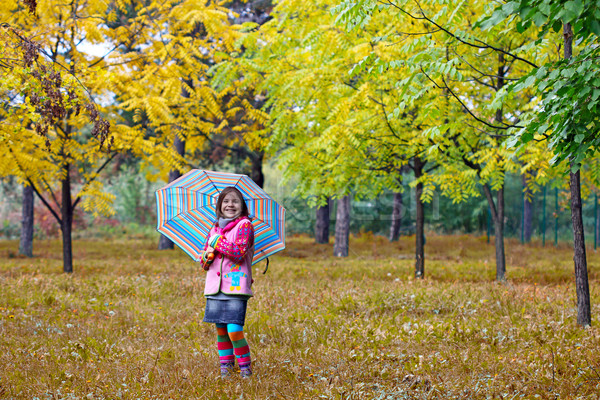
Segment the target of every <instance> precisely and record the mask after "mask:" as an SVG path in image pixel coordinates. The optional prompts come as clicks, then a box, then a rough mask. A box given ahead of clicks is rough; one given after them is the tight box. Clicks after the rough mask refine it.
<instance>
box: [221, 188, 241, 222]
mask: <svg viewBox="0 0 600 400" xmlns="http://www.w3.org/2000/svg"><path fill="white" fill-rule="evenodd" d="M241 213H242V201H241V200H240V198H239V197H238V195H237V194H236V193H234V192H230V193H227V194H226V195H225V198H224V199H223V203H221V214H223V216H224V217H225V218H236V217H238V216H239V215H240V214H241Z"/></svg>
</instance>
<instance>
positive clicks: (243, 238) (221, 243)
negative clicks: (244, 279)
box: [208, 221, 254, 263]
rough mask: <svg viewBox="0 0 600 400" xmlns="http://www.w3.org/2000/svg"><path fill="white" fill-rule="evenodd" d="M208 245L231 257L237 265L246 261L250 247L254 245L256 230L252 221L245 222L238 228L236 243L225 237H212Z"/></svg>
mask: <svg viewBox="0 0 600 400" xmlns="http://www.w3.org/2000/svg"><path fill="white" fill-rule="evenodd" d="M208 245H209V246H212V247H214V248H215V250H216V251H218V252H219V253H221V254H223V255H224V256H226V257H229V258H230V259H231V260H233V261H234V262H236V263H240V262H242V261H243V260H244V256H245V255H246V253H247V252H248V249H249V248H250V246H253V245H254V229H253V228H252V223H251V222H250V221H247V222H244V223H243V224H241V225H240V226H239V227H238V230H237V238H236V240H235V242H230V241H229V240H227V238H226V237H225V236H223V235H212V236H211V237H210V238H209V239H208Z"/></svg>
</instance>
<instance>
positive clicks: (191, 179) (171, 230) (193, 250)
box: [156, 169, 285, 265]
mask: <svg viewBox="0 0 600 400" xmlns="http://www.w3.org/2000/svg"><path fill="white" fill-rule="evenodd" d="M228 186H233V187H236V188H237V189H238V190H239V191H240V192H242V196H243V197H244V201H245V202H246V205H247V206H248V212H249V214H250V217H251V218H252V225H253V226H254V258H253V259H252V264H253V265H254V264H256V263H257V262H259V261H261V260H263V259H265V258H266V257H268V256H270V255H271V254H274V253H276V252H278V251H280V250H283V249H284V248H285V226H284V225H285V208H283V207H282V206H280V205H279V204H277V202H276V201H275V200H273V199H272V198H271V197H270V196H269V195H268V194H267V193H266V192H265V191H264V190H262V189H261V188H260V187H259V186H258V185H257V184H256V183H254V181H253V180H252V179H250V177H248V176H247V175H239V174H230V173H225V172H214V171H203V170H199V169H194V170H191V171H189V172H188V173H186V174H185V175H183V176H181V177H180V178H179V179H176V180H174V181H173V182H171V183H169V184H168V185H167V186H165V187H163V188H161V189H159V190H157V191H156V208H157V209H156V211H157V213H156V215H157V219H158V223H157V227H156V230H158V231H159V232H160V233H162V234H163V235H165V236H166V237H168V238H169V239H171V241H173V243H175V244H176V245H177V246H179V247H181V248H182V249H183V251H185V252H186V253H187V254H189V255H190V257H192V258H193V259H194V260H196V261H198V260H199V259H200V253H201V252H202V250H203V248H204V244H205V243H206V238H207V236H208V233H209V231H210V229H211V228H212V227H213V226H214V224H215V222H216V220H217V214H216V206H217V199H218V197H219V193H221V191H222V190H223V189H225V188H226V187H228Z"/></svg>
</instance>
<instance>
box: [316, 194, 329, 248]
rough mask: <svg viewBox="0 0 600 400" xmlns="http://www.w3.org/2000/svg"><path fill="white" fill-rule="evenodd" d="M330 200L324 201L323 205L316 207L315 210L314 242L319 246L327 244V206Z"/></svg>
mask: <svg viewBox="0 0 600 400" xmlns="http://www.w3.org/2000/svg"><path fill="white" fill-rule="evenodd" d="M330 203H331V200H330V199H329V198H327V199H326V203H325V204H324V205H318V206H317V209H316V217H317V218H316V222H315V242H317V243H320V244H325V243H329V219H330V218H329V214H330V210H329V205H330Z"/></svg>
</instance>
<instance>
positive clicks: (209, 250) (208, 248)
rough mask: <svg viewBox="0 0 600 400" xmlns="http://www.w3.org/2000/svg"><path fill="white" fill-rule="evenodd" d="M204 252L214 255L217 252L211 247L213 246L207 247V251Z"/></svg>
mask: <svg viewBox="0 0 600 400" xmlns="http://www.w3.org/2000/svg"><path fill="white" fill-rule="evenodd" d="M204 251H206V252H207V253H214V252H215V248H214V247H211V246H206V250H204Z"/></svg>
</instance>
